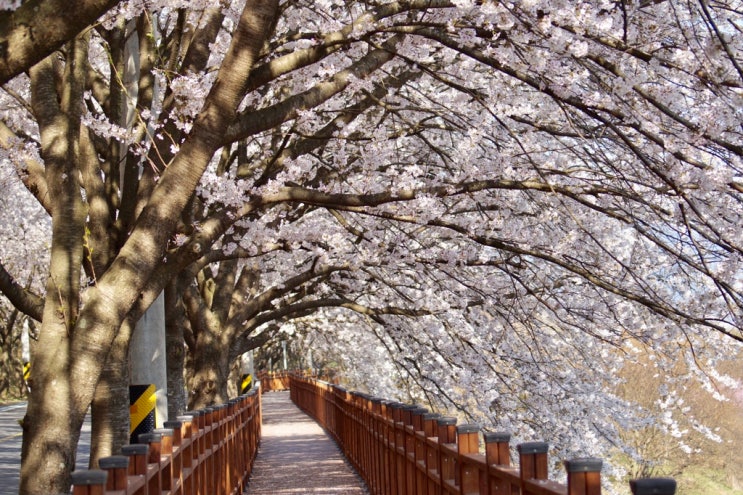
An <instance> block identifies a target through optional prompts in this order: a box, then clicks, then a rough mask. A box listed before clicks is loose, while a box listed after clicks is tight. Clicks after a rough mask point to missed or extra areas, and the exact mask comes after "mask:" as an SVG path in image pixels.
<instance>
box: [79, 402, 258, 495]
mask: <svg viewBox="0 0 743 495" xmlns="http://www.w3.org/2000/svg"><path fill="white" fill-rule="evenodd" d="M164 426H165V428H164V429H159V430H155V431H154V432H152V433H145V434H143V435H140V438H139V442H140V443H138V444H132V445H126V446H125V447H124V448H123V449H122V455H118V456H111V457H104V458H101V459H99V461H98V463H99V466H100V468H101V469H100V470H90V471H75V472H73V473H72V485H73V491H72V493H73V495H113V494H116V495H239V494H240V493H242V492H243V490H244V488H245V485H246V483H247V480H248V477H249V476H250V471H251V468H252V465H253V460H254V459H255V455H256V453H257V451H258V443H259V441H260V433H261V399H260V393H259V392H258V390H257V389H254V390H253V391H251V392H250V393H249V394H246V395H243V396H240V397H238V398H236V399H232V400H230V401H229V402H228V403H227V404H223V405H220V406H213V407H207V408H206V409H203V410H198V411H192V412H188V413H186V414H185V415H184V416H179V417H178V419H177V421H168V422H166V423H165V424H164Z"/></svg>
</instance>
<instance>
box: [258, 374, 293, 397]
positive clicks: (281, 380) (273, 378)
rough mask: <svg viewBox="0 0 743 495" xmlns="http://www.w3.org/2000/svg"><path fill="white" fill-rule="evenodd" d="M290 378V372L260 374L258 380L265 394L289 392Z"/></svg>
mask: <svg viewBox="0 0 743 495" xmlns="http://www.w3.org/2000/svg"><path fill="white" fill-rule="evenodd" d="M289 377H290V373H289V372H288V371H260V372H258V380H260V382H261V390H262V391H263V393H266V392H278V391H281V390H289Z"/></svg>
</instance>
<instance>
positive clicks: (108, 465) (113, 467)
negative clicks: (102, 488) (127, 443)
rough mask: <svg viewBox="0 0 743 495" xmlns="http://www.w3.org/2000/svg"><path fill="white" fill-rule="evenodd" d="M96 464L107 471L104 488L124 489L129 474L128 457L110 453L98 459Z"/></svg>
mask: <svg viewBox="0 0 743 495" xmlns="http://www.w3.org/2000/svg"><path fill="white" fill-rule="evenodd" d="M98 466H99V467H100V468H101V469H102V470H104V471H106V472H107V473H108V480H107V481H106V490H126V485H127V476H128V474H129V457H128V456H125V455H112V456H109V457H101V458H100V459H98Z"/></svg>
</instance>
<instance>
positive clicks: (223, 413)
mask: <svg viewBox="0 0 743 495" xmlns="http://www.w3.org/2000/svg"><path fill="white" fill-rule="evenodd" d="M261 385H262V387H261V388H262V389H263V391H264V392H265V391H270V390H283V392H272V393H266V394H263V395H261V394H260V393H258V391H257V390H253V391H251V392H249V393H248V394H246V395H243V396H240V397H238V398H235V399H232V400H230V401H229V403H228V404H223V405H220V406H214V407H208V408H206V409H204V410H199V411H193V412H191V413H189V414H187V415H184V416H182V417H179V418H178V421H169V422H167V423H166V425H165V426H166V427H165V429H162V430H155V432H153V433H151V434H145V435H140V436H139V443H138V444H133V445H127V446H125V447H124V448H123V449H122V454H124V455H121V456H111V457H107V458H102V459H99V463H100V465H101V470H97V471H95V470H94V471H79V472H74V473H73V495H241V494H242V495H261V494H267V493H271V494H279V495H281V494H304V493H310V494H328V495H334V494H348V495H357V494H359V495H362V494H366V493H371V494H374V495H377V494H379V495H496V494H498V495H600V494H601V468H602V461H601V460H600V459H596V458H577V459H570V460H566V461H563V462H562V463H561V464H563V465H564V469H565V470H566V471H567V484H561V483H557V482H555V481H551V480H549V479H548V474H549V473H548V471H549V466H550V463H549V462H548V451H549V445H548V444H547V443H545V442H525V443H520V444H518V445H517V446H516V449H514V450H513V451H512V450H511V446H510V434H508V433H505V432H504V433H501V432H481V431H480V427H479V426H477V425H468V424H464V425H457V420H456V418H452V417H445V416H440V415H438V414H435V413H431V412H429V411H428V410H427V409H425V408H422V407H419V406H415V405H409V404H402V403H399V402H394V401H387V400H383V399H379V398H375V397H371V396H368V395H365V394H362V393H358V392H348V391H346V390H345V389H343V388H341V387H337V386H334V385H331V384H328V383H325V382H321V381H319V380H316V379H314V378H310V377H306V376H302V375H299V374H282V375H279V376H272V377H265V379H261ZM286 389H289V390H290V392H289V394H288V395H290V397H291V402H289V401H288V400H287V397H286V396H287V393H286ZM292 403H293V404H292ZM295 405H296V406H298V407H299V409H301V410H302V411H304V412H306V413H307V414H308V415H309V417H311V418H312V419H314V420H315V421H317V423H318V424H319V425H320V426H322V429H320V428H319V427H318V426H317V425H316V424H313V422H312V420H310V419H309V418H308V417H307V416H305V415H304V414H302V413H300V412H299V410H298V409H297V407H295ZM262 416H263V421H261V417H262ZM323 430H324V431H325V432H326V433H327V434H328V435H329V436H330V437H331V438H332V440H330V439H329V438H328V436H326V434H324V433H323V432H322V431H323ZM333 441H334V442H333ZM336 446H337V447H336ZM339 448H340V451H342V452H343V454H341V453H340V452H339V450H338V449H339ZM512 457H513V458H514V459H515V460H517V462H518V466H512V465H511V462H512ZM344 458H345V460H346V461H347V462H348V463H349V464H350V465H351V466H353V469H352V468H351V467H350V466H349V465H348V464H346V461H344ZM554 465H555V463H554V462H553V463H552V466H553V467H554ZM354 469H355V472H354ZM355 473H358V475H356V474H355ZM359 477H360V478H361V479H363V480H364V482H365V483H366V487H364V482H362V481H361V479H360V478H359ZM630 487H631V489H632V494H633V495H674V494H675V491H676V483H675V481H674V480H672V479H668V478H649V479H639V480H632V481H631V482H630Z"/></svg>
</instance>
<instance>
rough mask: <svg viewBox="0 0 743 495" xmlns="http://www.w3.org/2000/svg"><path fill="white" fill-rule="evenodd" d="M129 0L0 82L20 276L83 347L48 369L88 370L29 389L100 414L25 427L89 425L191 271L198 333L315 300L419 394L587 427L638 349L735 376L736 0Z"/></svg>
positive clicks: (237, 331)
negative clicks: (148, 320) (37, 222)
mask: <svg viewBox="0 0 743 495" xmlns="http://www.w3.org/2000/svg"><path fill="white" fill-rule="evenodd" d="M36 3H38V4H40V5H41V6H44V7H48V6H50V5H52V4H53V2H50V1H46V2H45V1H39V2H36ZM94 3H95V2H90V4H91V5H93V4H94ZM98 3H99V4H100V5H104V2H98ZM112 3H115V4H116V6H115V8H113V9H111V10H108V12H107V14H105V15H104V16H103V17H102V18H100V19H99V20H97V21H96V22H95V23H91V24H90V28H89V29H82V30H81V29H78V28H74V27H72V26H71V27H70V29H69V30H67V31H65V33H66V34H62V35H61V38H59V39H61V40H62V41H60V42H59V43H62V42H64V44H63V45H59V44H58V45H53V44H52V45H49V47H47V48H45V49H55V48H57V47H59V49H58V50H57V51H55V52H54V53H52V54H51V55H49V56H48V57H46V58H44V59H43V60H42V61H40V62H39V63H38V64H35V65H34V63H35V60H33V61H31V59H30V58H29V59H25V58H24V59H23V60H27V61H26V62H25V66H24V65H23V64H21V65H20V67H21V68H20V69H13V70H9V69H6V72H4V73H0V75H2V74H5V75H4V76H3V77H12V76H13V75H15V74H19V73H20V72H21V71H27V73H26V74H20V75H18V76H17V77H15V78H14V79H12V80H10V81H9V82H7V83H6V84H5V86H4V87H3V89H4V91H3V92H2V93H1V94H0V99H1V101H2V102H3V114H2V117H3V118H2V122H1V123H0V145H1V147H2V150H3V151H2V152H3V157H2V158H3V161H2V167H3V168H2V172H3V176H2V180H3V182H4V183H5V182H6V181H7V183H8V184H9V185H8V188H9V189H8V190H9V191H11V190H12V191H14V193H13V195H12V196H11V197H5V198H3V201H8V202H12V205H11V206H9V207H8V208H4V209H3V211H2V212H1V213H0V215H2V217H3V222H2V228H3V236H2V237H3V239H2V241H1V242H2V244H0V248H2V252H0V261H1V263H0V268H1V270H0V289H1V290H2V292H3V294H5V295H6V296H7V298H8V299H9V300H10V301H11V302H12V303H13V304H14V305H15V306H16V307H17V308H19V309H20V310H22V311H24V312H25V313H26V314H28V315H30V316H32V317H34V318H36V319H38V320H40V321H42V326H41V330H40V335H39V342H40V343H45V344H46V345H49V346H53V347H54V348H57V347H59V346H60V342H61V343H62V344H61V346H62V347H63V348H64V349H65V350H64V351H63V352H61V351H60V352H55V353H54V355H51V354H50V353H49V352H48V351H46V353H45V351H43V350H42V349H43V348H44V346H43V345H39V346H38V348H39V349H40V350H39V351H37V354H36V355H35V356H33V358H34V360H35V362H36V363H38V367H37V368H35V369H38V370H39V371H38V375H37V376H35V377H34V379H35V380H37V383H39V390H44V387H46V386H47V385H48V384H49V383H50V382H51V381H52V380H53V379H54V380H61V379H62V378H60V376H64V380H65V381H66V382H65V383H68V384H70V386H71V384H75V387H76V388H75V389H76V394H75V396H74V397H69V394H67V395H66V396H64V397H62V396H63V395H64V394H65V391H64V390H61V391H60V392H59V394H60V397H58V398H57V400H59V401H61V402H63V403H65V404H67V405H66V406H64V407H62V406H58V407H57V409H56V410H52V409H51V406H50V405H49V404H48V403H46V402H45V400H47V399H43V398H42V396H41V392H40V391H39V392H36V391H34V392H33V393H32V396H31V399H30V402H29V410H30V412H31V413H32V414H33V416H34V418H38V421H39V422H42V421H52V418H55V417H56V419H57V420H59V421H62V420H61V418H60V415H62V414H63V413H64V412H65V409H66V408H69V410H71V411H72V412H71V413H70V414H71V415H72V417H73V418H74V419H73V420H72V421H71V422H70V423H67V424H65V425H60V426H59V427H58V428H57V429H51V430H49V431H48V432H42V431H41V430H40V429H39V428H38V425H36V424H30V425H29V426H28V430H27V432H26V437H24V445H26V447H25V449H26V452H31V451H33V450H34V449H43V448H44V447H43V446H44V445H48V442H50V441H51V439H53V438H54V437H53V435H59V434H63V433H60V432H65V434H67V433H69V430H75V428H76V422H78V421H82V415H83V414H84V411H85V409H86V408H87V407H88V405H89V403H90V401H91V400H92V397H93V394H94V390H95V386H96V384H97V383H98V379H99V376H100V374H101V370H102V366H103V363H104V362H105V358H106V356H108V355H109V351H110V349H111V348H112V345H113V343H114V339H115V338H116V337H117V336H119V337H122V336H123V339H124V341H126V338H127V337H126V335H127V334H126V331H125V330H122V329H126V328H127V322H128V323H131V322H132V321H136V319H137V318H138V317H139V316H140V315H141V314H142V312H143V311H144V310H145V308H146V307H147V306H148V305H149V304H150V303H151V302H152V301H153V300H154V299H155V297H157V295H158V294H159V293H160V292H161V291H162V290H163V289H167V287H168V286H169V284H177V286H176V287H175V290H174V292H173V293H174V294H175V295H176V297H175V298H174V299H173V300H172V301H171V302H172V304H173V307H179V308H180V309H181V311H182V312H183V314H185V315H186V318H185V320H181V321H184V322H185V321H188V323H184V328H185V334H184V335H185V337H184V338H185V340H186V342H187V343H188V344H189V346H190V347H191V349H192V351H194V352H195V349H197V348H198V346H197V345H196V343H197V341H198V335H199V334H201V335H204V336H206V335H207V333H208V332H211V334H210V335H212V334H213V336H216V337H210V339H213V338H221V339H222V340H223V342H222V343H221V344H220V345H221V349H227V350H228V351H229V357H230V358H234V357H235V356H236V355H237V354H238V353H239V351H241V350H244V349H246V348H247V347H249V346H250V344H258V343H260V342H261V339H267V338H269V337H270V334H271V333H272V332H275V331H276V329H277V328H280V327H281V325H285V326H287V328H289V325H291V324H292V322H293V324H294V325H295V327H296V328H297V329H302V328H303V329H304V330H302V331H303V332H306V331H310V333H309V334H307V335H310V334H311V335H315V333H316V332H320V333H322V332H325V333H326V334H327V335H328V336H331V335H336V336H338V337H337V338H335V339H334V340H330V341H329V342H330V343H332V344H338V345H340V344H341V343H344V342H346V343H347V344H346V345H348V346H353V345H354V344H353V342H354V341H358V342H368V341H369V340H368V339H369V338H370V337H371V341H373V342H376V343H377V344H374V345H372V344H371V343H369V344H368V346H369V348H370V349H379V352H380V353H382V354H384V355H385V356H387V359H389V360H391V361H390V363H394V364H395V365H396V366H397V367H398V369H399V370H404V371H403V373H404V374H405V375H406V376H409V377H411V380H412V381H414V382H416V383H417V384H418V386H419V387H420V389H421V390H423V391H425V392H422V394H423V395H419V396H424V397H427V398H428V399H429V400H431V401H432V402H434V403H446V404H450V405H451V404H454V405H456V406H457V407H460V408H461V409H463V410H466V411H467V413H468V414H474V413H473V412H472V411H475V410H478V411H480V412H479V413H478V414H483V415H485V416H486V417H488V418H489V419H488V420H489V421H492V422H493V425H494V426H503V427H510V426H513V425H515V423H516V422H517V421H521V422H524V423H525V424H527V425H529V428H531V430H530V431H525V432H524V434H532V433H536V434H538V433H539V432H545V431H551V432H552V433H553V434H554V435H556V436H557V437H559V438H557V439H556V441H557V442H558V443H560V444H566V445H567V444H572V445H574V447H571V448H576V449H578V450H580V451H582V452H583V453H587V452H590V453H592V454H593V453H596V451H597V450H600V449H602V448H604V447H605V446H606V445H607V443H604V442H605V441H607V439H608V441H613V440H614V439H615V438H616V434H615V431H616V428H617V426H618V425H617V423H618V422H621V421H625V420H626V421H630V420H631V419H632V418H631V415H629V414H624V413H619V411H624V412H628V409H627V406H626V405H624V404H623V403H622V401H621V400H619V399H618V398H617V397H616V396H615V395H614V394H613V393H612V391H611V388H612V387H611V386H612V384H615V382H616V379H617V370H618V369H619V368H620V367H621V361H622V358H623V357H624V358H628V357H630V356H632V352H633V349H637V348H641V347H644V346H645V347H649V348H652V349H656V350H658V351H659V352H661V353H666V354H668V353H671V354H670V355H671V357H672V360H673V359H688V360H690V361H692V362H695V363H696V364H697V365H698V366H697V367H696V368H695V369H697V370H698V373H697V374H698V375H699V376H700V377H701V379H702V380H703V381H705V383H707V384H709V386H710V388H712V389H714V386H715V384H718V383H726V382H725V379H724V377H722V376H717V375H716V374H715V372H714V371H710V370H714V363H715V360H716V359H719V358H720V357H722V356H724V355H732V354H733V353H735V352H737V350H738V349H739V343H740V342H743V324H742V323H741V317H742V316H743V314H742V306H743V278H741V273H742V271H741V262H742V261H743V258H742V257H741V248H742V247H743V242H742V241H743V234H742V232H743V230H742V229H741V227H740V226H741V225H743V218H741V216H742V213H743V209H742V208H741V201H742V200H743V164H742V163H741V155H742V151H743V140H742V139H741V132H742V131H743V129H741V108H743V101H742V100H743V93H742V91H743V71H742V70H741V59H742V58H743V57H741V49H743V47H742V46H741V43H743V36H741V35H740V31H741V29H742V28H743V16H742V14H743V11H742V10H741V5H740V3H739V2H737V1H734V0H727V1H707V0H700V1H675V0H668V1H651V0H643V1H593V2H574V1H542V0H528V1H522V2H512V3H511V2H500V1H467V0H456V1H443V0H425V1H424V0H409V1H398V2H381V1H367V2H362V1H340V0H337V1H333V0H325V1H319V2H318V1H312V2H310V1H292V2H284V1H260V2H248V3H247V4H245V5H243V2H227V1H224V2H221V3H220V4H219V5H213V2H179V1H173V0H170V1H155V2H134V1H132V2H118V3H117V2H109V4H112ZM29 4H31V2H29V3H25V4H23V6H22V7H20V8H19V10H18V11H16V12H20V9H22V8H25V6H26V5H29ZM108 7H110V5H107V6H104V7H101V8H108ZM91 8H92V7H91ZM91 12H92V10H91ZM3 15H4V16H5V17H3V18H0V22H4V21H3V19H5V20H7V19H8V18H12V15H13V14H12V13H5V14H3ZM19 15H20V14H19ZM0 25H3V24H0ZM7 29H9V28H6V30H7ZM78 33H79V34H78ZM2 34H6V35H8V36H10V34H9V31H6V32H5V33H2ZM0 42H2V39H0ZM28 43H30V42H26V43H25V44H24V43H22V45H23V46H24V47H25V48H27V49H29V50H37V48H36V47H33V46H29V45H28ZM16 50H20V48H18V49H15V48H14V49H13V52H14V53H15V51H16ZM19 53H20V52H19ZM0 55H3V54H2V53H0ZM10 55H13V54H11V53H7V54H5V57H6V59H7V60H6V61H5V62H4V63H5V64H6V65H9V64H10V62H8V60H9V59H10V58H13V57H10ZM18 59H19V60H20V59H21V58H20V56H19V58H18ZM21 182H22V184H23V185H24V186H25V191H23V192H17V193H16V192H15V191H16V190H17V189H18V187H19V184H20V183H21ZM10 187H12V188H14V189H10ZM28 193H30V196H28ZM30 197H33V198H35V201H36V209H35V210H33V209H29V210H28V212H27V213H26V209H28V208H30V206H29V202H28V200H27V199H22V198H30ZM9 204H10V203H9ZM45 214H46V215H48V217H49V218H51V223H50V225H49V228H48V230H45V229H38V232H37V231H36V230H34V229H36V226H34V225H29V223H28V222H27V220H28V219H30V218H32V216H35V215H41V216H43V215H45ZM24 236H29V237H33V238H32V239H29V240H24ZM45 236H46V237H45ZM32 245H33V246H36V245H41V246H43V245H45V246H47V247H48V249H49V253H50V255H49V256H50V257H49V261H48V263H47V262H44V266H45V269H44V270H40V269H38V267H36V268H35V257H34V256H32V255H29V254H28V253H27V252H25V253H24V252H23V249H27V248H28V246H32ZM34 270H35V271H34ZM32 273H33V274H35V275H36V276H37V277H41V278H38V279H37V283H36V284H35V285H32V286H31V288H30V289H29V288H27V284H25V283H24V282H25V281H26V280H27V279H28V278H29V277H30V276H31V274H32ZM206 309H208V311H206ZM313 314H315V315H322V316H323V318H322V320H323V322H322V323H321V324H318V323H317V321H318V320H316V319H312V318H311V317H310V315H313ZM308 329H311V330H308ZM297 331H300V330H297ZM342 335H346V336H345V337H342ZM354 336H355V337H354ZM251 339H252V340H251ZM312 339H315V342H320V340H317V339H320V337H311V338H307V341H310V340H312ZM351 351H352V349H348V352H349V353H351ZM221 352H223V351H221ZM357 362H358V361H357ZM370 362H372V360H370ZM380 383H381V382H380ZM388 385H390V386H391V385H392V384H388ZM386 390H387V391H389V390H390V389H389V388H387V389H386ZM380 391H381V389H380ZM36 394H38V395H36ZM468 400H470V401H472V404H468V403H467V401H468ZM473 404H475V405H473ZM514 427H515V426H514ZM579 430H580V431H579ZM45 442H46V443H45ZM75 443H76V436H75V434H71V441H70V443H69V444H68V445H67V446H66V449H67V450H65V449H62V450H63V451H64V453H63V454H62V456H63V458H64V456H69V455H72V454H71V453H70V452H69V449H70V448H72V447H74V444H75ZM29 456H30V454H28V453H27V454H24V471H23V473H24V474H23V476H24V480H26V481H24V482H23V483H22V488H21V491H22V493H29V494H31V493H34V494H35V493H38V494H41V493H43V492H44V490H46V491H47V492H48V491H50V490H51V491H55V490H57V491H63V485H64V483H65V482H66V478H65V476H66V474H65V473H59V472H58V471H55V468H54V467H53V465H55V463H56V465H58V464H59V460H60V458H58V457H56V456H48V458H47V459H34V458H33V457H32V456H31V457H29ZM62 464H63V465H64V464H65V463H64V462H62ZM67 465H70V464H69V463H67ZM42 466H44V467H42ZM32 472H45V473H51V474H48V475H44V476H41V477H40V478H42V481H34V480H31V479H30V473H32ZM50 479H51V480H52V481H48V480H50Z"/></svg>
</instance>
